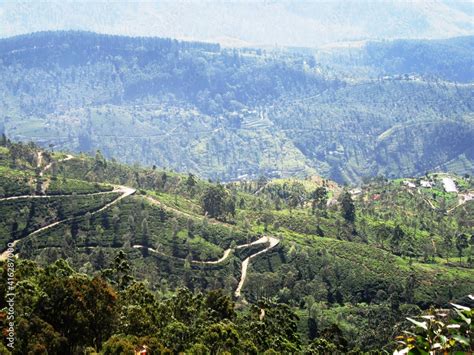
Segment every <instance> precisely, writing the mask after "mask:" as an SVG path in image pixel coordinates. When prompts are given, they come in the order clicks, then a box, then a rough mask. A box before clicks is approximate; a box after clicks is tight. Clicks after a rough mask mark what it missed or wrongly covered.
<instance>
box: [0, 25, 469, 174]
mask: <svg viewBox="0 0 474 355" xmlns="http://www.w3.org/2000/svg"><path fill="white" fill-rule="evenodd" d="M470 43H471V41H470V40H469V39H464V40H463V39H452V40H445V41H443V42H442V43H438V42H430V41H425V42H420V43H418V42H416V46H421V47H422V49H423V50H422V54H420V55H419V56H418V57H419V58H418V57H416V58H415V59H416V61H415V62H416V63H421V62H423V63H425V65H424V66H422V65H421V64H420V65H419V66H415V67H413V68H412V67H407V68H406V67H404V66H403V65H399V66H397V65H396V63H399V62H400V61H401V60H398V59H397V58H399V57H396V56H397V55H398V56H400V58H404V59H403V60H404V61H410V62H411V59H410V58H411V57H409V54H413V53H412V52H413V51H412V50H411V48H412V46H413V44H411V42H410V43H408V44H407V43H405V42H402V43H401V44H399V45H397V44H392V47H396V48H395V49H390V48H392V47H390V45H389V44H384V45H376V44H374V45H372V47H370V48H371V49H370V53H371V57H370V58H371V59H370V60H371V63H372V64H373V65H375V64H374V63H375V62H378V59H377V58H379V57H381V58H384V61H385V62H387V63H388V64H387V63H385V64H383V65H385V66H386V67H387V68H386V73H388V74H389V75H390V76H387V77H385V76H382V75H376V76H373V75H368V74H367V75H365V74H364V75H359V74H360V72H359V71H357V75H351V74H348V73H347V71H345V72H343V73H342V74H341V72H340V71H338V68H337V62H336V61H335V62H334V65H335V67H336V68H335V69H333V68H332V67H328V66H327V63H326V62H325V61H324V60H323V59H321V60H319V59H318V57H317V56H316V58H315V57H314V56H313V55H312V54H311V51H309V50H303V51H298V50H289V49H288V50H284V49H282V50H262V49H252V48H244V49H238V50H237V49H228V48H221V47H220V46H219V45H217V44H209V43H197V42H179V41H176V40H171V39H160V38H131V37H120V36H106V35H98V34H94V33H85V32H43V33H34V34H30V35H24V36H17V37H12V38H6V39H1V40H0V75H1V76H2V79H3V80H2V81H1V83H0V90H1V91H2V92H3V93H4V94H3V95H2V97H1V98H0V110H1V112H2V116H1V117H0V126H1V127H0V129H1V131H3V132H5V133H6V134H7V135H8V136H9V137H11V138H12V139H14V140H20V141H22V140H33V141H35V142H37V143H38V144H40V145H41V146H43V147H48V146H49V145H51V144H52V145H54V147H55V148H56V149H59V150H67V151H74V152H89V153H90V152H94V151H95V150H97V149H100V150H101V151H102V153H103V154H104V155H105V156H106V157H107V158H115V159H119V160H120V161H121V162H125V163H128V164H134V163H141V164H144V165H156V166H158V167H160V168H171V169H173V170H175V171H180V172H183V173H185V172H192V173H195V174H198V175H199V176H202V177H205V178H212V179H214V180H217V179H219V180H221V181H233V180H236V179H239V178H242V177H250V178H258V176H260V175H267V176H270V177H291V176H296V177H305V176H309V175H314V174H319V175H322V176H324V177H326V178H330V179H332V180H336V181H337V182H339V183H344V182H352V183H354V182H360V181H361V180H362V179H363V178H365V177H374V176H377V175H379V174H384V175H385V176H388V177H391V178H395V177H402V176H415V175H422V174H424V173H425V172H426V171H433V170H445V171H455V172H457V173H459V174H464V173H470V172H472V168H473V159H474V158H473V156H474V152H473V148H472V144H470V142H471V141H472V140H473V138H474V137H473V136H474V134H473V126H474V125H473V110H472V102H471V101H472V100H471V96H472V89H473V87H472V84H471V83H470V79H469V78H470V77H471V76H472V75H471V74H469V73H471V72H472V70H471V69H470V68H467V67H466V66H468V64H466V61H468V59H470V56H468V55H467V54H466V53H470V51H469V50H468V48H470V47H469V46H470ZM397 46H399V47H401V49H400V48H399V49H397V48H398V47H397ZM446 48H447V49H446ZM452 48H455V49H456V50H455V51H450V50H451V49H452ZM448 49H449V50H448ZM300 52H301V53H302V54H301V53H300ZM440 52H443V56H442V57H441V56H440V55H439V53H440ZM450 53H451V54H452V55H450ZM415 54H416V53H414V54H413V55H415ZM392 56H395V58H392ZM426 58H431V59H432V60H425V59H426ZM451 58H452V59H451ZM390 63H392V64H393V63H395V64H393V65H392V66H394V68H393V69H390V68H388V67H389V66H390ZM460 63H461V64H462V65H461V64H460ZM463 63H464V64H463ZM367 65H368V64H367ZM381 65H382V64H381ZM462 68H467V69H466V70H467V72H466V70H464V69H462ZM348 70H349V71H351V70H352V69H351V68H349V69H348ZM354 71H356V70H354ZM459 71H462V72H466V73H467V74H466V75H467V77H462V78H461V77H460V74H459ZM363 72H364V71H363ZM364 73H365V72H364ZM383 73H385V72H383ZM426 73H428V74H429V75H428V74H426ZM425 74H426V75H425ZM20 78H21V79H20ZM354 78H356V79H354ZM446 80H451V81H446ZM453 80H458V81H453ZM460 82H462V83H460ZM407 142H409V143H408V144H407Z"/></svg>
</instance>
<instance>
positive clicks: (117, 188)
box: [0, 152, 280, 298]
mask: <svg viewBox="0 0 474 355" xmlns="http://www.w3.org/2000/svg"><path fill="white" fill-rule="evenodd" d="M73 158H74V157H73V156H72V155H69V154H68V155H67V156H66V158H64V159H61V160H58V161H57V162H58V163H59V162H64V161H67V160H71V159H73ZM42 161H43V154H42V152H38V162H37V166H38V167H41V164H42ZM52 164H53V162H50V163H49V164H48V165H46V166H45V167H44V168H43V169H42V170H41V172H40V174H39V175H40V176H41V177H42V176H43V174H44V172H45V171H46V170H48V169H50V168H51V166H52ZM135 192H136V190H135V189H134V188H131V187H128V186H121V185H114V189H113V190H112V191H105V192H95V193H90V194H83V195H80V196H93V195H103V194H110V193H120V196H119V197H117V198H116V199H115V200H113V201H112V202H109V203H107V204H106V205H104V206H103V207H101V208H100V209H98V210H96V211H94V212H92V213H91V215H95V214H98V213H101V212H103V211H104V210H106V209H108V208H110V207H111V206H113V205H115V204H117V203H118V202H119V201H121V200H122V199H124V198H126V197H128V196H130V195H133V194H134V193H135ZM71 196H72V195H22V196H11V197H5V198H1V199H0V202H2V201H9V200H19V199H38V198H54V197H71ZM146 199H147V200H148V201H149V202H151V203H152V204H156V205H159V206H161V207H163V208H164V209H166V210H169V211H172V212H174V213H177V214H180V215H183V216H186V217H190V218H196V216H194V215H191V214H189V213H187V212H183V211H180V210H178V209H176V208H173V207H170V206H166V205H165V204H164V203H162V202H161V201H159V200H157V199H155V198H153V197H150V196H147V197H146ZM74 218H77V217H69V218H65V219H62V220H59V221H56V222H53V223H51V224H48V225H46V226H43V227H41V228H39V229H37V230H35V231H33V232H31V233H30V234H28V235H26V236H24V237H22V238H19V239H16V240H14V241H13V242H11V243H12V247H15V245H17V243H18V242H19V241H21V240H23V239H26V238H28V237H31V236H34V235H37V234H39V233H41V232H44V231H46V230H48V229H51V228H53V227H55V226H57V225H59V224H62V223H65V222H68V221H72V220H73V219H74ZM210 223H212V224H224V225H228V224H226V223H224V222H220V221H215V220H212V221H210ZM267 243H268V246H267V247H266V248H265V249H262V250H260V251H258V252H256V253H254V254H252V255H250V256H248V257H247V258H246V259H244V260H243V261H242V272H241V277H240V281H239V284H238V286H237V289H236V290H235V293H234V294H235V297H236V298H240V297H241V291H242V288H243V286H244V284H245V280H246V278H247V269H248V266H249V264H250V260H251V259H253V258H255V257H256V256H258V255H261V254H263V253H266V252H268V251H269V250H270V249H272V248H274V247H275V246H276V245H278V243H280V240H279V239H277V238H275V237H271V236H263V237H261V238H260V239H258V240H256V241H253V242H251V243H247V244H241V245H237V246H236V247H235V249H242V248H248V247H250V246H253V245H257V244H267ZM132 247H133V248H135V249H148V251H150V252H152V253H155V254H160V255H164V256H167V255H166V254H164V253H161V252H160V251H158V250H156V249H153V248H149V247H145V246H143V245H138V244H137V245H133V246H132ZM233 250H234V249H233V248H229V249H226V250H225V251H224V254H223V255H222V257H221V258H220V259H218V260H210V261H197V260H196V261H195V260H193V261H192V262H193V263H195V264H208V265H215V264H220V263H222V262H224V261H225V260H226V259H227V258H228V257H229V256H230V254H231V253H232V252H233ZM9 255H10V253H9V251H8V248H7V249H5V250H4V251H3V252H2V253H1V254H0V261H5V260H7V259H8V257H9Z"/></svg>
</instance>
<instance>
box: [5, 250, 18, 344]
mask: <svg viewBox="0 0 474 355" xmlns="http://www.w3.org/2000/svg"><path fill="white" fill-rule="evenodd" d="M7 247H8V249H7V250H6V252H7V255H8V256H7V292H6V295H5V301H6V303H7V310H6V313H7V329H6V330H7V332H6V340H7V347H8V348H10V350H13V349H14V348H15V340H16V337H15V255H14V252H15V250H14V249H13V247H14V245H13V243H8V244H7Z"/></svg>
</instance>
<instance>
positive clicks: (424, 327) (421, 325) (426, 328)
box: [407, 317, 428, 330]
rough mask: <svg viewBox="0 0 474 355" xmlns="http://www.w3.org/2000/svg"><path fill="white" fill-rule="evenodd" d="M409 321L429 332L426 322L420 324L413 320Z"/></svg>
mask: <svg viewBox="0 0 474 355" xmlns="http://www.w3.org/2000/svg"><path fill="white" fill-rule="evenodd" d="M407 319H408V320H409V321H410V322H412V323H413V324H414V325H416V326H417V327H420V328H423V329H425V330H428V326H427V325H426V322H418V321H416V320H414V319H411V318H408V317H407Z"/></svg>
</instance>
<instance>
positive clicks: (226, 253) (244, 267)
mask: <svg viewBox="0 0 474 355" xmlns="http://www.w3.org/2000/svg"><path fill="white" fill-rule="evenodd" d="M266 243H268V244H269V245H268V247H266V248H265V249H263V250H260V251H258V252H256V253H254V254H252V255H250V256H248V257H247V258H245V259H244V261H242V272H241V276H240V281H239V284H238V286H237V289H236V290H235V293H234V295H235V297H236V298H240V297H241V291H242V288H243V286H244V283H245V280H246V278H247V269H248V266H249V263H250V259H252V258H255V257H256V256H258V255H260V254H263V253H266V252H268V251H269V250H270V249H272V248H274V247H275V246H277V245H278V243H280V240H279V239H277V238H275V237H270V236H263V237H261V238H260V239H258V240H256V241H254V242H252V243H247V244H241V245H237V246H236V247H235V249H242V248H248V247H250V246H252V245H257V244H266ZM132 248H135V249H147V250H148V251H149V252H152V253H154V254H159V255H163V256H169V255H166V254H165V253H162V252H160V251H158V250H156V249H153V248H149V247H146V246H144V245H140V244H135V245H133V246H132ZM232 251H233V249H232V248H229V249H226V250H225V251H224V255H223V256H222V257H221V258H220V259H218V260H211V261H197V260H193V261H192V263H194V264H201V265H203V264H204V265H215V264H220V263H222V262H223V261H225V260H226V259H227V258H228V257H229V255H230V253H231V252H232ZM179 259H181V258H179ZM181 260H184V259H181Z"/></svg>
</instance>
